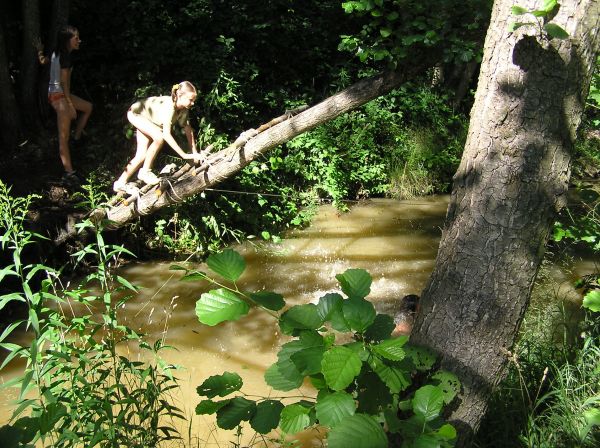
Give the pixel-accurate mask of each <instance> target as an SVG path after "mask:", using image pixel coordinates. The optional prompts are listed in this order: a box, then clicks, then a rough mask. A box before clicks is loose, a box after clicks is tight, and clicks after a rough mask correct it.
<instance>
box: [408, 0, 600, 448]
mask: <svg viewBox="0 0 600 448" xmlns="http://www.w3.org/2000/svg"><path fill="white" fill-rule="evenodd" d="M540 3H541V2H539V1H534V0H526V1H520V2H518V4H519V5H520V6H523V7H525V8H528V9H535V7H536V6H537V7H540ZM560 3H561V6H560V9H559V11H558V14H557V15H556V16H555V17H554V18H553V22H554V23H557V24H558V25H560V26H562V27H563V28H564V29H565V30H566V31H567V32H568V34H569V38H568V39H565V40H558V39H552V40H550V41H548V40H546V39H545V37H546V36H540V31H539V28H535V27H524V28H520V29H518V30H517V31H516V32H514V33H510V32H508V31H507V26H508V24H509V22H512V21H519V22H521V21H523V20H522V18H521V17H515V16H511V6H513V5H514V4H515V2H514V0H497V1H496V2H495V3H494V8H493V13H492V21H491V25H490V28H489V30H488V34H487V37H486V42H485V49H484V56H483V62H482V68H481V73H480V77H479V85H478V89H477V94H476V97H475V104H474V106H473V109H472V111H471V123H470V127H469V134H468V138H467V142H466V146H465V151H464V154H463V157H462V161H461V164H460V167H459V169H458V172H457V173H456V175H455V177H454V185H453V192H452V198H451V202H450V205H449V207H448V214H447V217H446V223H445V227H444V232H443V235H442V240H441V243H440V247H439V251H438V255H437V260H436V265H435V268H434V271H433V273H432V276H431V278H430V280H429V282H428V285H427V286H426V288H425V290H424V292H423V296H422V305H421V310H420V314H419V316H418V318H417V321H416V323H415V328H414V333H413V335H412V338H411V339H412V341H413V342H415V343H417V344H422V345H427V346H429V347H432V348H433V349H434V350H435V351H437V352H439V353H440V355H441V358H442V366H443V367H444V368H446V369H449V370H451V371H454V372H456V373H457V374H458V376H459V377H460V379H461V381H462V385H463V391H462V393H461V395H460V400H461V401H460V403H459V405H458V407H457V409H455V410H454V411H453V412H452V414H451V416H450V419H451V421H452V422H453V423H454V424H455V425H457V427H458V429H459V434H460V436H459V442H460V443H459V444H460V445H466V444H468V441H469V439H470V437H471V435H472V434H473V432H474V431H476V430H477V428H478V426H479V423H480V420H481V418H482V416H483V415H484V413H485V411H486V406H487V400H488V398H489V396H490V393H491V392H492V390H493V389H494V387H495V386H496V385H497V384H498V382H499V381H500V380H501V378H502V374H503V369H504V367H505V365H506V360H507V353H508V350H510V349H511V348H512V346H513V344H514V342H515V338H516V335H517V331H518V328H519V325H520V324H521V320H522V318H523V314H524V312H525V309H526V308H527V305H528V302H529V298H530V293H531V289H532V286H533V282H534V279H535V276H536V273H537V271H538V268H539V266H540V263H541V261H542V258H543V256H544V248H545V243H546V241H547V237H548V235H549V232H550V230H551V226H552V222H553V219H554V217H555V216H556V212H557V210H559V209H560V207H561V206H562V205H563V203H564V199H565V193H566V192H567V185H568V181H569V176H570V160H571V152H572V149H573V143H574V141H575V135H576V131H577V127H578V125H579V123H580V120H581V116H582V112H583V108H584V100H585V98H586V96H587V91H588V89H589V83H590V78H591V72H592V69H593V64H594V62H595V56H596V54H597V53H598V47H599V34H598V33H599V31H598V30H599V29H600V11H599V9H600V8H599V2H598V1H597V0H580V1H576V0H564V1H561V2H560Z"/></svg>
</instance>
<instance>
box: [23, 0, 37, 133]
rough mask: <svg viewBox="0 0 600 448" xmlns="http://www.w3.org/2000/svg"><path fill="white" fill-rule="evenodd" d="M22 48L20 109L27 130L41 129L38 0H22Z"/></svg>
mask: <svg viewBox="0 0 600 448" xmlns="http://www.w3.org/2000/svg"><path fill="white" fill-rule="evenodd" d="M22 7H23V48H22V50H21V106H22V107H21V111H22V113H23V118H24V121H25V123H26V124H27V128H28V130H29V132H32V131H33V133H35V134H38V133H39V132H40V130H41V127H42V126H41V124H40V119H39V117H40V114H39V112H40V111H39V110H38V82H37V81H38V74H39V62H38V57H37V50H36V48H35V47H34V42H35V40H36V39H39V37H40V5H39V0H23V4H22Z"/></svg>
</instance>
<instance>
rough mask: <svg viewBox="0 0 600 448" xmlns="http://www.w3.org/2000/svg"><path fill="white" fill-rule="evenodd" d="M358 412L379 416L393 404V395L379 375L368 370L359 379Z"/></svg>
mask: <svg viewBox="0 0 600 448" xmlns="http://www.w3.org/2000/svg"><path fill="white" fill-rule="evenodd" d="M356 389H357V396H356V399H357V400H358V412H361V413H365V414H372V415H378V414H379V413H380V411H381V410H382V409H385V408H386V407H387V406H388V405H390V404H391V403H392V398H393V397H392V394H391V393H390V389H389V388H388V387H387V386H386V384H385V383H384V382H383V381H382V380H381V378H379V376H378V375H377V374H375V373H374V372H372V371H371V370H370V369H368V370H367V371H366V372H364V373H361V375H360V376H359V377H358V379H357V388H356Z"/></svg>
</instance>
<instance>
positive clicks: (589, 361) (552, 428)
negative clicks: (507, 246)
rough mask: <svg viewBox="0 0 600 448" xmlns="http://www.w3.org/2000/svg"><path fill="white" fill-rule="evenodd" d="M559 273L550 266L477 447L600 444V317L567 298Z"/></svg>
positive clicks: (556, 447) (545, 447) (540, 447)
mask: <svg viewBox="0 0 600 448" xmlns="http://www.w3.org/2000/svg"><path fill="white" fill-rule="evenodd" d="M553 275H554V274H553V273H552V272H551V271H550V270H549V269H548V266H547V265H546V266H545V267H543V268H542V272H541V275H540V276H539V284H538V285H536V288H534V294H533V297H532V304H531V306H530V309H529V310H528V311H527V314H526V316H525V319H524V321H523V324H522V327H521V333H520V335H519V339H518V342H517V344H516V346H515V347H514V349H513V351H512V352H511V353H510V356H509V366H508V370H507V375H506V378H505V379H504V380H503V382H502V383H501V384H500V386H499V387H498V390H497V391H496V393H495V394H494V395H493V397H492V400H491V402H490V406H489V410H488V413H487V415H486V417H485V419H484V421H483V422H482V426H481V428H480V430H479V432H478V434H477V437H476V441H475V446H476V447H479V448H496V447H498V448H500V447H502V448H505V447H527V448H561V447H564V448H575V447H581V448H587V447H590V448H591V447H596V446H600V431H599V430H598V425H599V424H600V363H599V360H600V337H599V335H600V317H599V316H598V315H597V314H596V315H595V314H594V313H592V312H590V311H587V312H585V313H584V311H583V310H582V309H581V308H580V305H579V304H578V303H576V302H573V301H572V298H571V300H569V299H568V298H566V297H565V296H566V292H565V291H566V290H565V289H564V288H559V287H558V286H557V285H558V283H557V282H556V280H553Z"/></svg>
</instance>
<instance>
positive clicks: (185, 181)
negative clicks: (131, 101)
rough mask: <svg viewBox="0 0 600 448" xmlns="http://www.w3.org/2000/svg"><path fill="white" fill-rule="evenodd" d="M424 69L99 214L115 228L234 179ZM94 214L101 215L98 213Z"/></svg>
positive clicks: (358, 92)
mask: <svg viewBox="0 0 600 448" xmlns="http://www.w3.org/2000/svg"><path fill="white" fill-rule="evenodd" d="M425 66H426V64H425V63H423V65H419V64H415V65H413V67H411V69H410V70H407V71H405V72H403V73H399V72H388V73H384V74H380V75H378V76H375V77H373V78H368V79H363V80H361V81H359V82H357V83H356V84H354V85H353V86H351V87H349V88H347V89H346V90H344V91H342V92H339V93H337V94H336V95H334V96H332V97H330V98H328V99H326V100H324V101H323V102H321V103H319V104H317V105H316V106H313V107H311V108H310V109H307V110H306V111H304V112H302V113H300V114H298V115H296V116H294V117H291V118H290V119H289V120H286V121H284V122H282V123H280V124H277V125H275V126H273V127H271V128H269V129H267V130H265V131H264V132H261V133H259V134H258V135H256V136H255V137H253V138H252V139H250V140H249V141H248V142H247V143H246V144H245V145H242V146H240V147H238V146H237V145H235V144H234V145H232V146H230V147H229V148H228V149H225V150H223V151H221V152H220V153H218V154H215V155H213V156H212V157H211V159H209V162H210V164H209V167H208V168H207V169H202V170H200V172H199V173H198V174H197V175H193V174H194V173H193V171H194V170H190V171H189V172H187V173H186V174H184V175H182V176H179V177H178V178H177V179H176V180H175V181H173V182H171V183H170V184H169V185H168V186H167V188H166V189H165V192H164V194H160V195H159V194H157V193H159V192H160V186H157V187H155V188H153V189H151V190H150V191H147V192H145V194H143V195H141V196H140V197H139V198H138V199H137V200H135V201H132V202H131V203H124V204H120V205H117V206H115V207H111V208H109V209H107V210H106V211H105V212H104V213H102V214H100V215H105V216H106V218H108V219H109V220H110V221H112V226H113V227H115V228H116V227H120V226H122V225H124V224H126V223H127V222H129V221H130V220H131V219H133V218H135V217H138V216H140V215H147V214H149V213H152V212H154V211H156V210H158V209H159V208H162V207H165V206H168V205H171V204H174V203H176V202H179V201H182V200H183V199H184V198H186V197H188V196H191V195H194V194H197V193H199V192H201V191H202V190H204V189H205V188H210V187H211V186H213V185H215V184H217V183H219V182H221V181H222V180H223V179H225V178H227V177H229V176H232V175H233V174H235V173H236V172H237V171H239V170H240V169H242V168H243V167H245V166H246V165H248V164H249V163H250V162H252V160H254V159H255V158H256V157H258V156H259V155H260V154H263V153H264V152H266V151H268V150H269V149H271V148H274V147H276V146H277V145H281V144H283V143H285V142H287V141H289V140H291V139H292V138H294V137H296V136H297V135H300V134H302V133H303V132H306V131H309V130H311V129H313V128H314V127H316V126H318V125H320V124H323V123H325V122H327V121H329V120H333V119H334V118H336V117H337V116H339V115H341V114H343V113H345V112H348V111H350V110H352V109H355V108H357V107H359V106H361V105H363V104H365V103H366V102H368V101H370V100H372V99H373V98H376V97H378V96H380V95H383V94H384V93H387V92H389V91H390V90H392V89H393V88H394V87H396V86H397V85H399V84H400V83H402V82H404V81H405V80H406V79H408V78H409V77H410V76H414V74H415V73H416V72H418V71H421V70H423V68H424V67H425ZM93 215H94V216H100V215H99V214H98V212H97V211H96V212H95V213H94V214H93Z"/></svg>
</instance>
